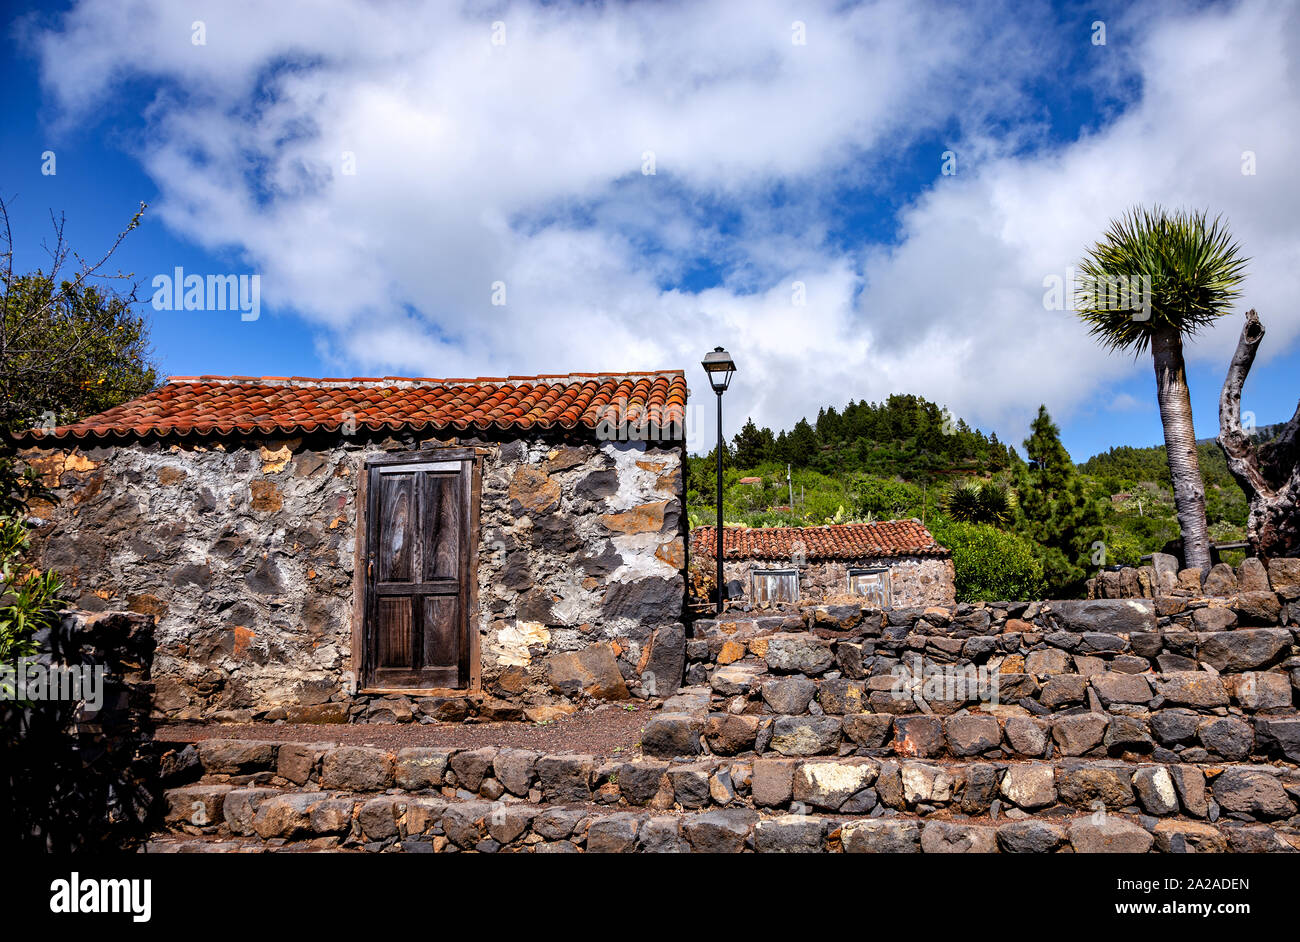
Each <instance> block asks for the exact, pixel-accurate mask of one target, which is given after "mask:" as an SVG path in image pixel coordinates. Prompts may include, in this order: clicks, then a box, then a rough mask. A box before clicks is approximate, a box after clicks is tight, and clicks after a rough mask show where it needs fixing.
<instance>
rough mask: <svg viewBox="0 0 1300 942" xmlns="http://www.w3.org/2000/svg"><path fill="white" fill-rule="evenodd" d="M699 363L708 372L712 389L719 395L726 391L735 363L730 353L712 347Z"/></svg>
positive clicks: (734, 369)
mask: <svg viewBox="0 0 1300 942" xmlns="http://www.w3.org/2000/svg"><path fill="white" fill-rule="evenodd" d="M701 365H702V366H703V367H704V372H706V373H708V374H709V382H710V383H711V384H712V385H713V391H714V392H715V393H717V394H718V395H719V396H721V395H722V394H723V393H724V392H726V391H727V386H728V384H730V382H731V376H732V374H733V373H735V372H736V363H735V361H734V360H732V359H731V354H730V353H728V352H727V351H726V350H723V349H722V348H721V347H714V348H713V349H712V350H710V351H709V352H708V353H706V354H705V355H704V360H703V362H702V363H701ZM721 433H722V432H721V429H719V432H718V434H721Z"/></svg>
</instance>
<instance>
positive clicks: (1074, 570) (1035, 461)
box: [1015, 406, 1102, 598]
mask: <svg viewBox="0 0 1300 942" xmlns="http://www.w3.org/2000/svg"><path fill="white" fill-rule="evenodd" d="M1024 444H1025V453H1026V455H1027V456H1028V459H1029V461H1028V464H1025V465H1019V466H1018V467H1017V468H1016V472H1015V489H1016V498H1017V500H1016V529H1017V530H1019V531H1020V532H1021V533H1022V534H1024V535H1025V536H1027V537H1029V538H1030V539H1031V540H1033V541H1034V542H1035V543H1037V544H1038V545H1039V546H1040V547H1041V550H1040V556H1041V558H1042V561H1043V574H1044V576H1045V577H1046V579H1047V583H1048V590H1049V593H1052V594H1053V596H1054V597H1057V598H1070V597H1072V596H1077V595H1078V594H1079V591H1080V589H1081V587H1082V585H1083V582H1084V580H1085V579H1087V577H1088V570H1087V568H1086V567H1087V566H1088V565H1090V563H1091V557H1092V553H1093V549H1092V547H1093V543H1094V542H1095V541H1097V540H1100V539H1101V535H1102V530H1101V517H1100V514H1099V513H1098V511H1097V508H1096V506H1095V505H1093V504H1092V503H1091V502H1089V501H1088V499H1087V496H1086V495H1085V493H1084V481H1083V478H1082V477H1081V476H1080V475H1079V474H1078V472H1077V471H1076V470H1075V467H1074V462H1073V461H1071V460H1070V454H1069V452H1067V451H1066V450H1065V446H1064V445H1062V444H1061V432H1060V429H1058V428H1057V427H1056V424H1055V423H1054V422H1052V417H1051V416H1050V415H1048V413H1047V407H1046V406H1039V407H1038V415H1037V417H1036V418H1035V419H1034V421H1033V423H1032V425H1031V426H1030V434H1029V437H1028V438H1026V439H1025V442H1024Z"/></svg>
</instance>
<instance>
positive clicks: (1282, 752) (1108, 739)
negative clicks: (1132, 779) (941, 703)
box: [642, 708, 1300, 765]
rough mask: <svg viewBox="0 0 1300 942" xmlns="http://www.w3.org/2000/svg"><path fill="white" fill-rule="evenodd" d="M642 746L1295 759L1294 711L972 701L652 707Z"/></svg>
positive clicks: (801, 752)
mask: <svg viewBox="0 0 1300 942" xmlns="http://www.w3.org/2000/svg"><path fill="white" fill-rule="evenodd" d="M642 749H643V751H644V752H645V754H646V755H650V756H656V757H659V758H680V757H689V756H693V755H700V754H706V753H707V754H713V755H723V756H737V755H750V754H754V753H758V754H767V753H776V754H780V755H786V756H814V755H850V754H856V755H862V756H891V755H898V756H902V757H909V758H916V757H920V758H944V757H951V758H958V759H960V758H970V757H975V756H979V757H983V758H1051V757H1054V756H1055V757H1077V756H1095V757H1119V758H1132V759H1144V758H1151V759H1156V760H1160V761H1167V762H1206V761H1220V762H1237V761H1245V760H1251V759H1254V760H1256V761H1261V762H1279V763H1289V764H1293V765H1294V764H1297V763H1300V715H1297V714H1296V713H1295V712H1294V711H1292V712H1290V713H1288V714H1281V715H1268V716H1265V715H1256V716H1254V717H1245V716H1240V715H1225V716H1214V715H1205V714H1202V713H1198V712H1196V711H1194V710H1188V709H1183V708H1172V709H1166V710H1158V711H1155V712H1152V713H1133V714H1124V713H1103V712H1091V711H1089V710H1086V709H1084V708H1077V709H1075V710H1074V711H1072V712H1058V713H1055V714H1053V715H1051V716H1047V717H1038V716H1028V715H1025V716H1007V715H998V714H997V713H991V712H983V711H980V710H972V711H963V712H960V713H956V714H951V715H948V716H939V715H936V714H933V713H920V712H916V711H915V710H914V711H913V712H911V713H905V714H892V713H870V712H861V713H846V714H843V715H839V714H811V713H802V714H795V715H766V714H756V713H741V714H735V713H722V712H716V713H710V714H708V715H707V716H705V717H700V716H695V715H691V714H671V713H666V714H660V715H659V716H657V717H655V718H654V719H652V720H651V721H650V722H649V723H647V724H646V727H645V730H644V731H643V733H642Z"/></svg>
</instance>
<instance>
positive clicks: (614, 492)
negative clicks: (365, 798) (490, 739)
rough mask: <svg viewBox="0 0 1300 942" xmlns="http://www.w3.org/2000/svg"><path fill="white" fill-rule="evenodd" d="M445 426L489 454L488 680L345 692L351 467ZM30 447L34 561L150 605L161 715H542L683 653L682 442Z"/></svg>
mask: <svg viewBox="0 0 1300 942" xmlns="http://www.w3.org/2000/svg"><path fill="white" fill-rule="evenodd" d="M439 444H442V445H451V444H455V445H458V446H460V447H477V448H479V449H480V454H481V455H482V458H481V461H482V499H481V506H480V514H481V520H480V524H481V525H480V541H479V547H478V554H477V565H478V605H479V610H478V614H477V623H476V627H477V630H478V632H479V642H480V658H481V665H482V689H481V691H478V692H474V693H473V695H472V696H468V697H465V698H451V699H450V700H447V699H445V698H439V699H436V700H426V701H412V700H410V699H408V698H405V697H391V698H384V699H372V700H369V701H368V700H367V699H366V698H364V697H360V696H356V695H354V694H353V691H354V689H355V687H354V683H355V678H354V676H353V668H354V663H353V657H354V652H353V651H352V611H353V593H354V578H353V576H354V573H353V559H354V543H355V540H356V536H357V534H356V521H357V514H356V511H357V507H356V499H355V498H356V494H357V486H358V481H359V479H360V476H361V474H362V469H363V466H364V461H365V459H366V458H367V457H368V456H376V455H380V454H384V453H391V452H398V451H406V450H414V449H418V448H422V447H424V448H427V447H434V446H436V445H439ZM25 457H26V458H27V459H28V460H29V462H30V463H31V464H32V465H33V466H35V467H36V468H37V469H38V470H40V471H41V472H43V473H44V475H45V477H46V480H47V482H49V483H50V484H52V485H53V486H54V487H55V488H56V492H57V494H58V495H59V497H60V502H59V503H58V504H57V505H54V506H42V507H39V508H34V510H33V516H34V518H35V519H34V520H33V524H34V545H35V548H36V551H37V554H38V557H39V564H40V565H42V566H46V567H50V568H53V569H56V570H58V571H59V572H61V573H63V574H64V575H65V576H66V578H67V579H68V581H69V582H70V583H71V585H72V587H73V591H74V593H75V594H76V597H77V599H76V600H77V604H78V605H79V606H80V607H81V608H84V609H89V610H109V609H126V610H131V611H135V612H141V613H145V614H148V615H153V616H155V617H156V619H157V645H158V647H157V653H156V655H155V658H154V663H153V675H154V682H155V685H156V693H155V700H154V706H155V710H156V712H157V713H158V714H159V715H161V716H165V717H167V718H170V719H198V718H215V719H224V720H236V721H247V720H253V719H270V720H275V719H286V720H290V721H297V722H313V721H314V722H343V721H347V720H353V721H356V720H363V719H366V718H367V717H369V718H372V719H375V720H381V721H391V720H393V719H411V718H412V717H413V716H414V717H416V718H420V717H422V716H427V717H429V718H433V717H438V718H444V719H451V718H460V717H463V716H465V715H468V714H469V713H473V712H479V713H484V714H486V715H489V716H493V715H495V716H499V717H500V718H523V716H524V715H525V713H526V712H527V711H533V712H532V714H531V715H532V716H533V717H534V718H540V717H544V716H546V715H554V711H557V710H559V711H564V710H567V709H570V708H571V706H570V704H569V700H571V699H572V698H573V697H575V696H578V695H581V694H583V693H590V692H593V691H594V692H598V693H602V694H604V695H606V696H612V697H620V696H624V697H625V696H629V695H640V694H643V693H644V692H645V690H644V683H643V674H649V673H651V672H657V674H658V675H659V676H660V678H661V683H662V678H663V677H665V676H668V675H669V674H671V671H672V665H673V664H674V663H675V662H676V663H678V664H679V663H680V659H681V657H682V656H683V655H682V650H681V649H682V647H683V645H684V634H683V631H682V629H681V626H680V625H679V624H677V620H678V619H679V617H680V613H681V609H682V600H683V591H684V581H683V576H682V570H683V569H684V568H685V564H686V559H685V556H686V552H685V538H684V537H685V534H684V526H685V524H684V519H683V517H684V515H683V514H682V512H681V495H682V451H681V449H680V447H674V446H672V445H666V446H663V447H658V446H653V445H647V444H646V443H644V442H597V441H595V440H594V437H593V436H591V435H590V434H588V435H587V436H586V437H585V438H583V437H579V436H576V435H573V436H551V437H542V436H538V437H537V438H533V439H518V438H510V439H502V440H488V439H460V440H458V441H456V440H442V441H439V440H436V439H434V438H431V437H417V436H413V435H406V436H403V437H401V438H400V439H399V438H385V439H382V440H381V439H378V438H368V437H366V436H365V435H364V434H362V435H354V436H351V437H348V436H339V435H331V436H317V437H311V438H307V439H304V438H301V437H299V438H290V439H284V438H270V439H264V440H229V441H223V442H212V441H209V442H202V443H195V442H188V441H187V442H183V443H157V442H151V443H134V444H124V445H121V446H113V447H86V448H79V449H75V450H71V451H67V450H32V451H29V452H27V453H26V454H25ZM656 632H660V634H659V636H658V637H659V643H658V644H655V645H652V644H651V640H652V638H653V637H655V634H656ZM674 655H675V658H674ZM656 668H657V671H656ZM678 671H679V674H680V667H679V668H678Z"/></svg>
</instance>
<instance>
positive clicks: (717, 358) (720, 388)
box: [700, 347, 736, 615]
mask: <svg viewBox="0 0 1300 942" xmlns="http://www.w3.org/2000/svg"><path fill="white" fill-rule="evenodd" d="M700 365H701V366H703V367H704V372H706V373H708V374H709V385H711V386H712V387H713V391H714V392H715V393H717V394H718V547H717V557H718V614H719V615H721V614H722V602H723V599H724V598H725V596H724V595H723V592H724V584H723V581H722V394H723V393H724V392H726V391H727V387H728V386H729V385H730V384H731V377H732V374H734V373H735V372H736V363H735V361H734V360H732V359H731V354H730V353H728V352H727V351H726V350H723V349H722V348H721V347H714V348H713V349H712V350H711V351H709V352H708V353H706V354H705V355H704V360H703V362H702V363H701V364H700Z"/></svg>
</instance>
